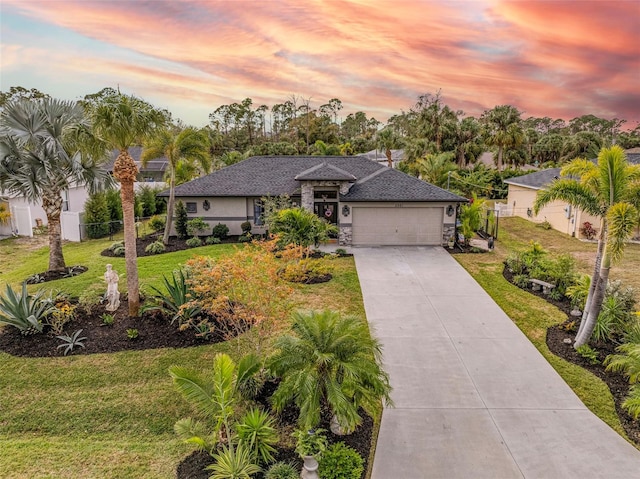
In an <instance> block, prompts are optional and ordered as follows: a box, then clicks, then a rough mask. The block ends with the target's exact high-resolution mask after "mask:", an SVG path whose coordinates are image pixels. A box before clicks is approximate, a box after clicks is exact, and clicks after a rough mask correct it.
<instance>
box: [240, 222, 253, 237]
mask: <svg viewBox="0 0 640 479" xmlns="http://www.w3.org/2000/svg"><path fill="white" fill-rule="evenodd" d="M240 229H242V234H245V235H246V234H248V233H251V222H250V221H243V222H242V223H240Z"/></svg>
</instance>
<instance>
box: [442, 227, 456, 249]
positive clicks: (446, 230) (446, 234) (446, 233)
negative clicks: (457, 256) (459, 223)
mask: <svg viewBox="0 0 640 479" xmlns="http://www.w3.org/2000/svg"><path fill="white" fill-rule="evenodd" d="M455 233H456V225H454V224H445V225H444V226H443V227H442V244H446V243H447V242H448V241H449V238H451V237H452V236H453V237H455Z"/></svg>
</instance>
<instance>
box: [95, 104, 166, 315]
mask: <svg viewBox="0 0 640 479" xmlns="http://www.w3.org/2000/svg"><path fill="white" fill-rule="evenodd" d="M90 112H91V116H92V120H93V128H94V131H95V132H96V134H97V135H98V136H99V137H100V138H101V139H102V140H103V141H104V142H105V143H106V144H107V145H108V147H109V148H111V149H117V150H119V151H120V153H119V155H118V158H116V161H115V163H114V165H113V176H114V177H115V179H116V180H118V181H119V182H120V197H121V199H122V213H123V215H122V219H123V223H124V248H125V264H126V270H127V300H128V303H129V315H130V316H138V313H139V310H140V290H139V285H138V260H137V255H136V230H135V214H134V198H135V196H134V192H133V183H134V182H135V181H136V176H137V174H138V168H137V166H136V164H135V162H134V161H133V158H131V155H130V154H129V148H130V147H131V146H134V145H136V144H140V143H141V142H142V141H143V140H144V139H146V138H149V137H150V136H151V135H152V134H153V133H154V132H155V131H156V130H157V129H158V128H161V127H163V126H164V125H165V123H166V121H167V118H166V115H165V114H164V113H162V112H160V111H158V110H156V109H155V108H153V107H152V106H151V105H149V104H148V103H146V102H145V101H143V100H141V99H139V98H136V97H134V96H127V95H123V94H120V93H117V94H113V95H110V96H108V97H106V98H105V99H104V100H102V101H101V102H99V103H98V104H97V105H95V106H93V107H92V108H91V110H90Z"/></svg>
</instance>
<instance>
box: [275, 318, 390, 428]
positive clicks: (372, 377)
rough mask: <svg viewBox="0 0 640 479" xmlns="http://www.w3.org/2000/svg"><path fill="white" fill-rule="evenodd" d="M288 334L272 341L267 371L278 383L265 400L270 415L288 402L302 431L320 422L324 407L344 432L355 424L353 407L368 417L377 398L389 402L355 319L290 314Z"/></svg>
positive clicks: (369, 341)
mask: <svg viewBox="0 0 640 479" xmlns="http://www.w3.org/2000/svg"><path fill="white" fill-rule="evenodd" d="M292 330H293V332H294V334H295V336H294V335H285V336H281V337H279V338H278V339H277V340H276V343H275V347H276V349H277V350H278V351H277V352H276V353H275V355H274V356H273V357H271V359H270V361H269V365H268V367H269V369H270V370H271V371H272V372H273V373H275V374H276V375H277V376H279V377H281V378H282V381H281V383H280V385H279V386H278V389H277V390H276V391H275V393H274V394H273V396H272V397H271V400H272V402H273V405H274V407H275V409H276V411H282V409H283V408H284V407H285V406H286V405H287V404H289V403H290V402H292V401H293V402H294V403H295V404H296V406H298V408H299V409H300V416H299V422H300V424H301V425H302V426H304V427H305V428H306V429H310V428H314V427H315V426H317V425H318V423H319V422H320V411H321V409H322V408H323V407H326V406H328V407H329V409H330V410H331V412H332V413H333V414H334V415H335V416H336V418H337V420H338V423H339V424H340V425H341V426H342V427H343V428H344V429H345V430H347V431H352V430H353V429H355V427H356V426H357V425H358V424H360V422H361V418H360V415H359V414H358V408H359V407H362V408H363V409H364V410H365V411H366V412H367V413H369V414H372V413H373V411H374V410H375V408H376V407H377V405H378V402H379V401H380V400H381V399H384V400H385V401H386V402H387V403H390V402H391V398H390V396H389V393H390V391H391V386H390V385H389V377H388V375H387V373H385V372H384V370H383V369H382V366H381V346H380V343H379V342H378V340H376V339H374V338H372V337H371V335H370V334H369V329H368V327H367V324H366V323H365V322H363V321H361V320H359V319H358V318H354V317H349V316H347V317H341V316H340V314H339V313H337V312H334V311H322V312H298V313H295V314H294V315H293V326H292Z"/></svg>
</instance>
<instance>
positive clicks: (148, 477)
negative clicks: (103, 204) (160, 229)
mask: <svg viewBox="0 0 640 479" xmlns="http://www.w3.org/2000/svg"><path fill="white" fill-rule="evenodd" d="M110 243H111V242H110V241H105V240H91V241H86V242H83V243H68V244H65V245H64V254H65V260H66V262H67V264H68V265H75V264H82V265H86V266H89V271H88V272H86V273H84V274H81V275H79V276H76V277H73V278H66V279H62V280H59V281H55V282H50V283H45V284H42V285H37V287H44V288H45V289H51V288H57V289H60V290H63V291H67V292H70V293H72V294H76V295H77V294H80V293H81V292H82V291H83V290H84V289H85V288H87V287H88V286H90V285H92V284H96V283H98V284H103V285H104V282H103V280H102V274H103V273H104V271H105V267H104V266H105V265H106V264H107V263H112V264H113V265H114V269H116V270H118V272H119V273H120V275H121V278H120V287H121V289H122V290H123V291H124V286H125V281H124V278H123V276H124V259H121V258H107V257H103V256H100V251H102V250H103V249H105V248H106V247H107V246H108V245H109V244H110ZM31 244H32V243H31V242H28V243H26V244H25V243H24V241H20V240H15V239H10V240H4V241H2V242H1V243H0V249H1V252H0V264H1V265H2V269H1V272H0V281H1V282H3V283H4V282H9V283H11V284H13V285H14V286H17V285H18V284H19V283H20V282H21V281H22V280H24V279H25V278H26V277H27V276H29V275H31V274H34V273H38V272H42V271H44V270H46V268H47V263H48V247H34V248H32V247H31V246H30V245H31ZM231 251H233V246H230V245H212V246H205V247H201V248H197V249H195V250H188V251H181V252H176V253H169V254H164V255H159V256H151V257H144V258H139V260H138V261H139V263H138V264H139V271H140V279H141V282H142V283H143V284H155V285H159V283H160V278H161V276H162V274H168V273H170V272H171V271H172V270H174V269H175V268H177V267H179V265H180V264H182V263H184V262H185V261H186V260H187V259H188V258H189V257H191V256H192V255H195V254H207V255H210V256H214V257H217V256H221V255H225V254H229V253H230V252H231ZM331 264H332V265H333V274H334V279H333V280H332V281H331V282H329V283H325V284H320V285H309V286H296V287H295V292H294V295H293V298H292V299H293V300H294V302H295V304H296V305H297V307H304V308H308V309H310V308H337V309H340V308H342V310H343V311H344V312H345V313H349V314H358V315H360V316H361V317H364V308H363V305H362V295H361V292H360V285H359V282H358V278H357V274H356V272H355V265H354V262H353V258H339V259H335V260H332V263H331ZM239 349H241V348H238V342H237V341H231V342H229V343H223V344H216V345H207V346H200V347H196V348H186V349H157V350H148V351H127V352H120V353H115V354H97V355H87V356H81V355H80V356H68V357H55V358H17V357H13V356H10V355H8V354H5V353H1V352H0V377H1V378H2V380H1V381H0V398H1V403H0V451H2V453H1V456H0V457H1V458H2V459H1V460H0V478H11V479H22V478H25V479H26V478H29V479H32V478H59V477H64V478H69V479H74V478H118V479H121V478H132V479H133V478H136V479H152V478H153V479H155V478H169V477H175V468H176V466H177V464H178V463H179V462H180V461H181V460H182V459H183V458H184V457H185V456H186V455H188V454H189V453H191V452H192V451H193V448H192V447H191V446H189V445H186V444H183V443H182V442H181V441H180V440H178V439H177V437H176V436H175V434H174V432H173V425H174V423H175V422H176V421H177V420H178V419H180V418H182V417H187V416H190V415H193V413H194V410H193V409H192V408H191V406H190V405H189V404H188V403H187V402H186V401H185V400H184V399H182V397H181V396H180V395H179V394H178V393H177V392H176V391H175V390H174V388H173V386H172V384H171V380H170V378H169V375H168V373H167V369H168V367H169V366H170V365H172V364H179V365H181V366H184V367H186V368H189V369H193V370H199V371H205V370H206V369H207V368H208V367H209V365H210V364H211V363H212V361H213V357H214V355H215V354H216V353H218V352H227V353H229V354H231V355H232V356H233V357H236V356H237V352H238V350H239ZM242 349H244V348H242Z"/></svg>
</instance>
